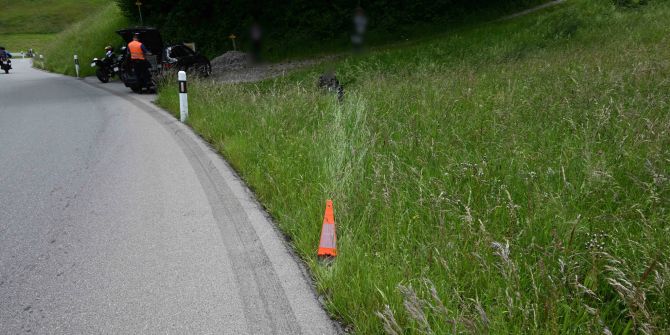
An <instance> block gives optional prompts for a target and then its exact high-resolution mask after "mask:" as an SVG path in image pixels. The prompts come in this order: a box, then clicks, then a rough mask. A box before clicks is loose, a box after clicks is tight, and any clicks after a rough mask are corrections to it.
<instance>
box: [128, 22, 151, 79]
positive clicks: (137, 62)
mask: <svg viewBox="0 0 670 335" xmlns="http://www.w3.org/2000/svg"><path fill="white" fill-rule="evenodd" d="M128 51H129V52H130V61H131V62H132V63H133V68H134V69H135V75H136V76H137V80H139V82H140V83H141V84H142V86H143V87H146V86H149V85H148V81H149V78H150V76H151V74H150V73H149V67H150V65H149V62H147V58H146V56H147V55H149V54H151V53H150V52H149V50H148V49H147V48H146V47H145V46H144V44H142V42H140V34H135V35H133V40H132V41H131V42H130V43H128Z"/></svg>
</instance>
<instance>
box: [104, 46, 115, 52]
mask: <svg viewBox="0 0 670 335" xmlns="http://www.w3.org/2000/svg"><path fill="white" fill-rule="evenodd" d="M111 50H114V48H112V46H111V45H108V46H106V47H105V51H111Z"/></svg>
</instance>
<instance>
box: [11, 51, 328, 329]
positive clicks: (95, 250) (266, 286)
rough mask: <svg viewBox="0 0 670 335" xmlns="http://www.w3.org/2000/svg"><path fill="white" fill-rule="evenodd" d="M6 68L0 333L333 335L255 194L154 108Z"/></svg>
mask: <svg viewBox="0 0 670 335" xmlns="http://www.w3.org/2000/svg"><path fill="white" fill-rule="evenodd" d="M14 67H15V69H14V71H12V72H11V73H10V74H9V75H5V74H0V333H2V334H20V333H32V334H145V333H146V334H157V333H160V334H272V333H274V334H333V333H337V331H338V330H337V327H336V326H335V325H334V324H333V323H332V322H331V320H330V319H329V318H328V316H327V315H326V313H325V312H324V311H323V309H322V307H321V305H320V304H319V302H318V300H317V297H316V295H315V293H314V291H313V288H312V283H311V282H310V279H309V276H308V275H307V274H306V273H305V270H304V268H303V267H302V266H301V265H300V264H299V262H298V261H297V260H296V258H295V257H294V256H293V254H292V253H291V251H290V249H289V248H288V247H287V244H286V242H285V241H284V239H283V238H282V236H281V234H280V233H278V231H277V230H276V229H275V227H274V225H273V224H272V223H271V222H270V220H269V219H268V218H267V216H266V214H265V213H264V212H263V211H262V209H261V208H260V206H259V205H258V204H257V203H256V201H255V200H254V199H253V197H252V195H251V193H250V192H249V191H248V190H247V188H246V187H245V186H244V185H243V184H242V183H241V182H240V180H239V179H238V178H237V177H236V176H235V174H234V173H233V172H232V171H231V169H230V167H229V166H228V165H227V164H226V163H225V162H224V161H223V160H221V158H220V157H219V156H218V155H217V154H216V153H214V152H213V151H212V150H211V149H209V147H207V146H206V145H205V144H204V143H203V142H202V141H201V140H200V139H199V138H198V137H197V136H196V135H194V134H193V133H192V132H191V130H190V129H188V128H187V127H185V126H183V125H182V124H180V123H179V122H178V121H176V120H175V119H174V118H172V117H171V116H169V115H167V113H165V112H163V111H161V110H159V109H157V108H155V107H154V106H153V105H152V104H151V102H150V100H151V99H152V97H151V96H147V95H143V96H138V95H133V94H132V93H130V91H129V90H128V89H126V88H125V87H123V86H122V85H120V84H118V83H110V84H106V85H102V84H96V83H95V82H94V81H95V79H94V78H93V79H90V78H89V79H86V80H76V79H73V78H69V77H63V76H59V75H54V74H49V73H45V72H41V71H37V70H34V69H31V68H30V67H29V63H28V61H21V60H18V61H15V62H14ZM315 224H319V223H315ZM316 239H318V236H315V240H316Z"/></svg>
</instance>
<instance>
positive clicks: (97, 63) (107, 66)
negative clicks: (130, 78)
mask: <svg viewBox="0 0 670 335" xmlns="http://www.w3.org/2000/svg"><path fill="white" fill-rule="evenodd" d="M91 67H95V68H96V69H95V76H96V77H98V80H100V82H102V83H108V82H109V79H111V78H113V77H114V76H116V75H118V73H119V64H118V63H117V62H116V61H114V62H105V61H104V60H103V59H98V58H93V61H92V62H91Z"/></svg>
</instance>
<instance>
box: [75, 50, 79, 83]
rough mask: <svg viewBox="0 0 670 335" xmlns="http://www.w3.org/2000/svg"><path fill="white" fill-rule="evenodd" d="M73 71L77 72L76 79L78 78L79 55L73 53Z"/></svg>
mask: <svg viewBox="0 0 670 335" xmlns="http://www.w3.org/2000/svg"><path fill="white" fill-rule="evenodd" d="M74 71H75V72H77V79H79V56H77V55H74Z"/></svg>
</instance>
